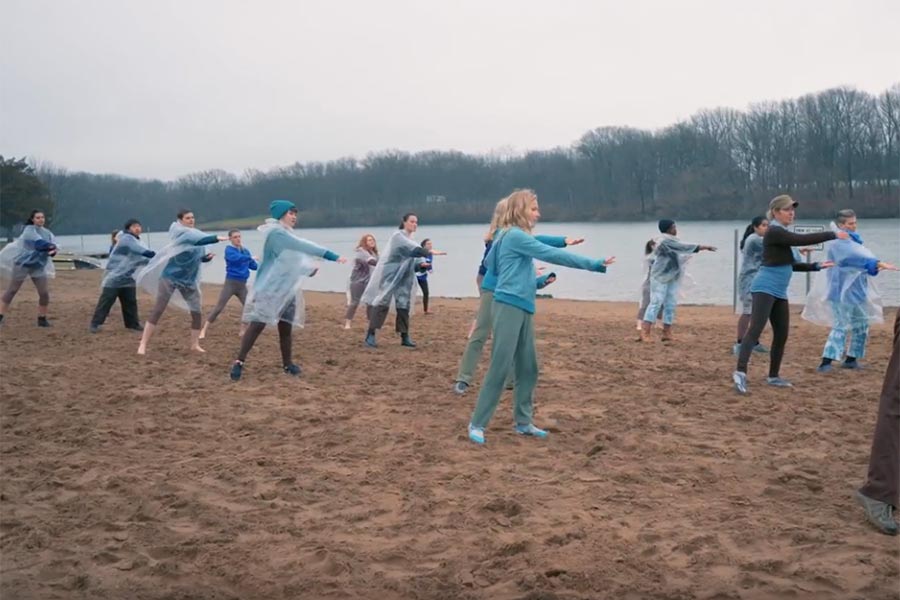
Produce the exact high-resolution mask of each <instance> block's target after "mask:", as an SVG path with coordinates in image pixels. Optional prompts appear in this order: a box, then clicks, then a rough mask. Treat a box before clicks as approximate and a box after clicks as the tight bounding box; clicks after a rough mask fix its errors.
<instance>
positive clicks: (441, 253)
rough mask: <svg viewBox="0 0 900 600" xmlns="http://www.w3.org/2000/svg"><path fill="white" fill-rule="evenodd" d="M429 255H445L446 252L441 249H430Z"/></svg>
mask: <svg viewBox="0 0 900 600" xmlns="http://www.w3.org/2000/svg"><path fill="white" fill-rule="evenodd" d="M431 255H432V256H447V253H446V252H444V251H442V250H432V251H431Z"/></svg>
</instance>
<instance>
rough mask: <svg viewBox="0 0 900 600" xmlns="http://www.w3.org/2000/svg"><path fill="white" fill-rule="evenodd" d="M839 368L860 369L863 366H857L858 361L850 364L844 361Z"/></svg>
mask: <svg viewBox="0 0 900 600" xmlns="http://www.w3.org/2000/svg"><path fill="white" fill-rule="evenodd" d="M841 368H842V369H862V368H863V366H862V365H861V364H859V362H858V361H855V360H852V361H850V362H847V361H846V360H845V361H844V362H842V363H841Z"/></svg>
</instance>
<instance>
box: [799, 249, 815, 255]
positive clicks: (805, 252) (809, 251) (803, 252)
mask: <svg viewBox="0 0 900 600" xmlns="http://www.w3.org/2000/svg"><path fill="white" fill-rule="evenodd" d="M812 251H813V249H812V248H800V250H799V252H800V254H812Z"/></svg>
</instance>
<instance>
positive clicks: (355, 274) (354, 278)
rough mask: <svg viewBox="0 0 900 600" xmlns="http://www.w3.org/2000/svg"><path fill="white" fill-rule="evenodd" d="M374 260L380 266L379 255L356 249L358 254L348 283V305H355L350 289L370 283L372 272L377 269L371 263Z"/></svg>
mask: <svg viewBox="0 0 900 600" xmlns="http://www.w3.org/2000/svg"><path fill="white" fill-rule="evenodd" d="M373 259H374V260H375V261H376V263H375V264H378V262H377V261H378V255H377V254H372V253H371V252H369V251H368V250H366V249H365V248H357V249H356V254H355V255H354V257H353V270H351V271H350V280H349V281H348V282H347V304H348V305H350V304H352V303H353V294H352V292H351V290H350V288H351V287H352V286H356V285H362V284H367V283H369V279H370V278H371V276H372V270H373V269H374V268H375V265H372V264H371V262H370V261H372V260H373Z"/></svg>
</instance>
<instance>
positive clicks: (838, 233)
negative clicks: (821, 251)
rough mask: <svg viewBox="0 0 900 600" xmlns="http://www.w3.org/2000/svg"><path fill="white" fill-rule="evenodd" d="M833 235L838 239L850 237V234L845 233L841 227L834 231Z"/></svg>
mask: <svg viewBox="0 0 900 600" xmlns="http://www.w3.org/2000/svg"><path fill="white" fill-rule="evenodd" d="M834 235H835V237H837V239H839V240H849V239H850V234H849V233H847V232H846V231H844V230H843V229H839V230H837V231H835V232H834Z"/></svg>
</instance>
